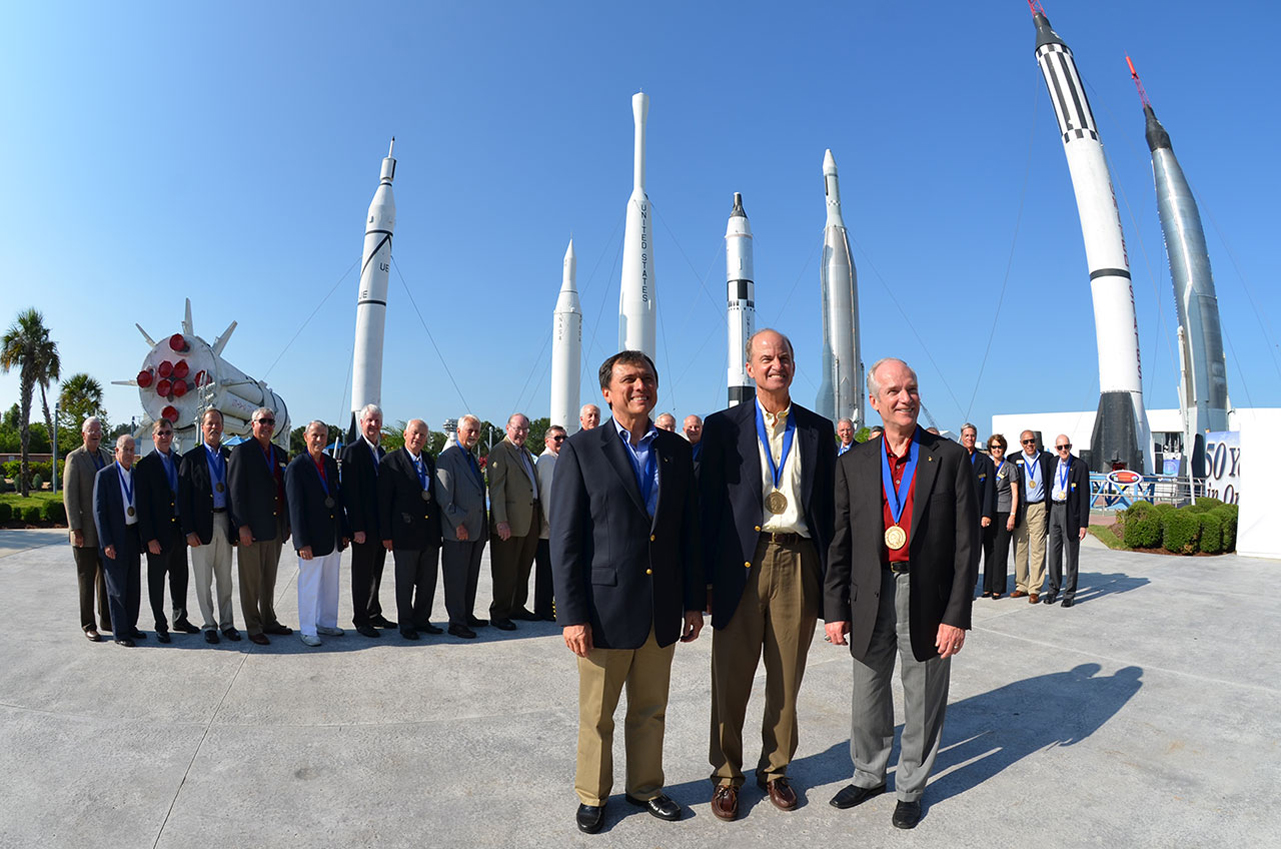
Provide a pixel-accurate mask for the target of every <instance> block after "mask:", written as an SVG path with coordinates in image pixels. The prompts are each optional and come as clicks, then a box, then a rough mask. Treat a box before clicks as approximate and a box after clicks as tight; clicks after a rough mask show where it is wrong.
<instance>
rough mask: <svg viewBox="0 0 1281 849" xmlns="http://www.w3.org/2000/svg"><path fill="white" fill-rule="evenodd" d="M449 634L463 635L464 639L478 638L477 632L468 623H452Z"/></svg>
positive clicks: (454, 635)
mask: <svg viewBox="0 0 1281 849" xmlns="http://www.w3.org/2000/svg"><path fill="white" fill-rule="evenodd" d="M449 634H450V636H453V637H462V638H463V639H464V640H474V639H476V632H475V631H473V630H472V629H471V628H468V627H467V626H466V625H450V626H449Z"/></svg>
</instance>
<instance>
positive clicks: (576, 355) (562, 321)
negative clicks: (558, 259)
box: [550, 239, 583, 435]
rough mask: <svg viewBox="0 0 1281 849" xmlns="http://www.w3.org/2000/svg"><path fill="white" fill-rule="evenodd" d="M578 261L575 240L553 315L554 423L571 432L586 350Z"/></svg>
mask: <svg viewBox="0 0 1281 849" xmlns="http://www.w3.org/2000/svg"><path fill="white" fill-rule="evenodd" d="M577 270H578V260H577V259H576V257H575V256H574V240H573V239H570V240H569V248H568V249H566V251H565V261H564V263H563V268H562V274H561V284H560V295H559V296H558V297H557V298H556V311H555V313H554V314H553V316H552V405H551V415H550V418H551V424H554V425H560V426H562V427H563V428H565V430H566V432H567V433H569V434H571V435H572V434H574V433H575V432H577V431H578V429H579V422H578V401H579V390H580V388H581V387H580V385H579V378H580V375H581V366H582V349H583V310H582V308H581V307H580V306H579V303H578V289H577V288H576V287H575V282H574V278H575V275H576V273H577Z"/></svg>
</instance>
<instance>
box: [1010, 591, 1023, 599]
mask: <svg viewBox="0 0 1281 849" xmlns="http://www.w3.org/2000/svg"><path fill="white" fill-rule="evenodd" d="M1025 595H1027V593H1025V592H1023V590H1015V591H1014V592H1012V593H1010V598H1023V596H1025Z"/></svg>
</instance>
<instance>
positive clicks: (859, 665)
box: [823, 358, 980, 828]
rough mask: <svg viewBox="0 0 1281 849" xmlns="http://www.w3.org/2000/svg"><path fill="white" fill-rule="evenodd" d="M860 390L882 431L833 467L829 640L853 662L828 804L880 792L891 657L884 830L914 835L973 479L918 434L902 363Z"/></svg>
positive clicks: (959, 630)
mask: <svg viewBox="0 0 1281 849" xmlns="http://www.w3.org/2000/svg"><path fill="white" fill-rule="evenodd" d="M867 389H868V393H867V394H868V398H869V400H870V402H871V404H872V407H873V408H875V409H876V411H877V412H878V413H880V415H881V420H882V421H884V423H885V433H884V435H883V436H882V437H880V438H877V439H871V440H868V441H867V442H864V443H862V444H860V445H855V446H854V447H853V448H852V449H850V450H849V451H848V452H846V453H845V454H843V455H841V459H840V461H839V462H838V463H837V468H836V528H835V533H834V535H833V537H832V545H831V549H830V551H829V552H828V558H827V579H826V582H825V585H824V597H823V607H824V618H825V619H826V620H827V626H826V630H827V636H828V639H829V640H831V642H832V644H833V645H840V646H843V645H845V644H846V643H847V642H848V644H849V650H850V654H851V655H853V657H854V670H853V689H854V698H853V705H852V711H851V720H850V755H851V758H852V759H853V761H854V782H853V783H852V784H850V785H849V786H847V787H845V788H843V789H842V790H841V791H840V792H838V793H837V794H836V796H835V797H833V799H832V801H831V804H832V805H833V806H834V807H837V808H851V807H854V806H855V805H858V804H861V803H863V802H865V801H867V800H868V799H870V798H872V797H873V796H876V795H878V794H880V793H882V792H884V790H885V771H886V766H887V765H888V763H889V758H890V749H891V746H892V744H893V742H894V704H893V696H892V691H891V688H890V676H891V675H892V674H893V672H894V661H895V654H896V653H897V655H898V657H899V665H900V670H899V675H900V676H901V678H902V681H903V695H904V720H903V734H902V740H901V749H900V752H899V759H898V767H897V769H896V771H895V773H894V789H895V793H896V795H897V796H898V802H897V804H896V805H895V808H894V815H893V817H892V819H891V822H892V823H893V825H894V826H895V827H896V828H915V827H916V824H917V823H918V822H919V821H920V818H921V795H922V794H923V793H924V792H925V784H926V782H927V781H928V780H929V777H930V771H931V770H932V769H933V767H934V760H935V758H936V757H937V756H938V749H939V739H940V737H941V735H942V732H943V718H944V715H945V713H946V712H947V692H948V682H949V680H950V676H951V668H952V666H951V664H952V661H951V658H952V656H953V655H955V654H956V653H957V652H959V651H960V650H961V647H962V646H963V645H964V643H965V632H966V631H967V630H969V628H970V626H971V622H970V609H971V606H972V605H973V603H974V582H975V580H976V579H977V577H978V563H979V550H980V548H979V541H980V533H979V521H978V510H977V507H976V496H975V493H974V470H973V469H972V468H971V466H970V461H969V456H968V455H967V454H966V452H965V449H964V448H962V447H961V446H959V445H957V444H956V443H955V442H953V441H951V440H950V439H944V438H942V437H940V436H936V435H934V434H931V433H928V432H926V431H925V430H923V429H922V428H920V427H919V426H918V425H917V416H918V415H919V414H920V410H921V396H920V389H919V386H918V384H917V379H916V372H914V371H912V369H911V368H910V367H909V366H908V365H907V363H905V362H903V361H902V360H899V359H894V358H885V359H882V360H879V361H877V362H876V363H875V364H874V365H873V366H872V368H871V369H869V370H868V372H867Z"/></svg>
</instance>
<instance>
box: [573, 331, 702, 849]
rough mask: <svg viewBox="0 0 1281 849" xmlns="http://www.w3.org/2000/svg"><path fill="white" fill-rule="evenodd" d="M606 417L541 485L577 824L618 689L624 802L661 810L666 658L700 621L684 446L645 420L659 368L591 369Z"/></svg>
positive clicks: (596, 808)
mask: <svg viewBox="0 0 1281 849" xmlns="http://www.w3.org/2000/svg"><path fill="white" fill-rule="evenodd" d="M600 385H601V391H602V394H603V395H604V396H605V400H606V401H607V402H609V405H610V408H611V410H612V412H613V414H614V418H613V420H612V421H610V422H608V423H607V424H605V425H603V426H601V427H598V428H596V429H594V430H583V431H580V432H578V433H577V434H575V435H574V436H572V437H570V438H569V439H568V440H566V441H565V443H564V444H563V446H562V447H561V451H560V455H559V457H558V458H557V460H556V475H555V478H554V480H553V482H552V493H551V500H552V509H551V523H552V524H551V532H550V533H551V538H550V540H549V542H550V544H551V556H552V579H553V584H554V587H555V595H556V619H557V621H558V622H561V623H563V624H564V637H565V644H566V645H567V646H569V648H570V650H571V651H573V652H574V654H576V655H578V688H579V697H578V763H577V776H576V778H575V781H574V789H575V790H576V792H577V793H578V799H579V802H580V805H579V807H578V812H577V816H576V819H577V823H578V827H579V829H580V830H582V831H584V832H587V833H589V834H591V833H595V832H597V831H599V830H600V827H601V825H602V824H603V823H604V812H605V803H606V801H607V800H608V798H609V793H610V789H611V787H612V785H613V780H614V775H613V773H614V763H613V728H614V719H613V716H614V709H615V707H617V705H618V697H619V694H620V693H621V691H622V688H623V686H624V684H626V686H627V723H626V726H625V728H626V732H625V733H626V736H627V741H626V745H627V800H628V801H629V802H631V803H632V804H634V805H639V806H642V807H645V808H647V809H648V810H649V812H650V813H651V814H653V815H654V816H656V817H659V818H660V819H665V820H675V819H679V818H680V816H681V808H680V805H678V804H677V803H676V802H674V801H672V800H671V799H670V798H668V797H667V795H666V794H664V793H663V729H664V719H665V712H666V709H667V692H668V683H669V678H670V674H671V665H672V655H673V653H674V649H675V643H676V641H677V640H678V639H679V640H681V641H682V642H688V641H690V640H693V639H694V638H696V637H697V636H698V632H699V630H701V629H702V627H703V614H702V606H703V598H704V584H703V574H702V569H701V568H700V564H699V535H698V496H697V492H696V489H695V485H694V468H693V463H692V461H691V458H690V449H689V444H688V443H687V442H685V440H684V439H681V438H680V437H679V436H676V435H675V434H672V433H668V432H666V431H660V430H658V429H657V428H655V427H654V424H653V422H651V421H650V419H649V413H650V411H651V410H653V409H654V404H655V403H656V402H657V399H658V372H657V370H656V369H655V368H654V364H653V362H652V361H650V359H649V357H647V356H645V354H643V353H641V352H639V351H623V352H622V353H619V354H615V355H614V356H612V357H610V358H609V359H607V360H606V361H605V363H604V364H603V365H602V366H601V368H600Z"/></svg>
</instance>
